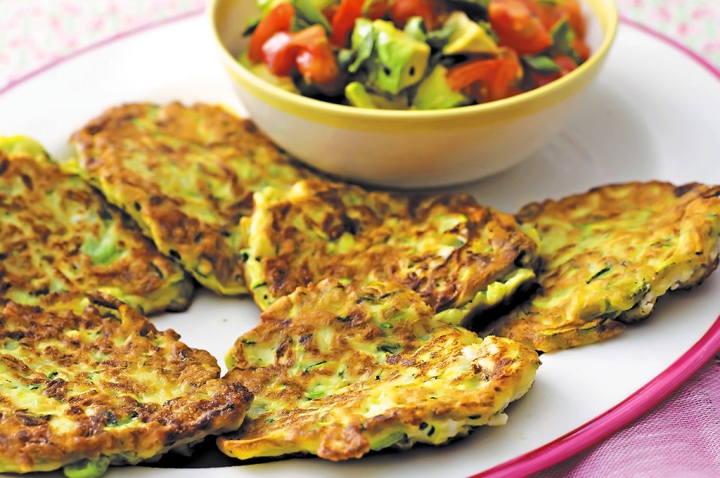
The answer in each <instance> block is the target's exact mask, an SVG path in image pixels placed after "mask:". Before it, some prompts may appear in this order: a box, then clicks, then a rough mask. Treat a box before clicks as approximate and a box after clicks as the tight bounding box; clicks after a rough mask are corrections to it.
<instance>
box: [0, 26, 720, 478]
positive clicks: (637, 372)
mask: <svg viewBox="0 0 720 478" xmlns="http://www.w3.org/2000/svg"><path fill="white" fill-rule="evenodd" d="M211 51H212V49H211V44H210V37H209V33H208V32H207V31H206V27H205V22H204V21H203V19H202V18H200V17H199V16H193V17H192V18H186V19H182V20H178V21H175V22H170V23H167V24H165V25H162V27H157V28H153V29H149V30H145V31H142V32H138V33H136V34H134V35H126V36H124V37H123V38H120V39H116V40H115V41H112V42H107V43H106V44H105V45H103V46H102V47H99V48H94V49H91V50H90V51H87V52H85V53H83V54H82V55H77V56H76V57H74V58H72V59H69V60H67V61H63V62H60V63H59V64H58V65H55V66H54V67H52V68H49V69H46V70H45V71H43V72H42V73H41V74H37V75H34V76H32V77H31V78H28V79H27V80H26V81H23V82H20V83H19V84H16V85H14V86H13V87H12V88H10V89H6V91H5V92H2V93H0V133H2V134H26V135H30V136H34V137H36V138H37V139H39V140H40V141H41V142H43V143H44V144H45V145H46V146H47V147H48V148H49V150H50V151H51V152H52V153H54V154H56V155H58V156H60V157H62V156H64V155H66V154H67V151H66V146H65V141H66V139H67V138H68V136H69V135H70V133H71V132H72V131H74V130H75V129H76V128H78V127H80V126H81V125H83V124H84V123H85V122H86V121H87V120H88V119H90V118H92V117H94V116H96V115H98V114H99V113H100V112H101V111H102V110H103V109H105V108H107V107H110V106H113V105H116V104H119V103H122V102H130V101H155V102H167V101H170V100H175V99H179V100H182V101H185V102H193V101H202V102H224V103H227V104H229V105H231V106H234V107H237V108H238V110H239V111H242V109H241V108H240V106H239V105H237V104H236V103H235V101H236V100H235V97H234V95H233V94H232V92H231V90H230V85H229V83H228V81H227V79H226V77H225V75H224V73H223V72H222V71H221V69H220V66H219V62H218V61H216V58H214V56H213V55H212V53H210V52H211ZM718 111H720V82H718V79H717V78H715V77H714V76H713V75H712V74H711V73H710V72H709V71H708V70H707V69H706V68H703V67H702V66H701V65H700V64H699V63H698V62H697V61H695V60H693V59H692V58H690V57H689V56H688V55H687V54H686V53H684V52H682V51H680V50H678V49H676V48H673V47H671V46H670V45H669V44H668V43H665V42H662V41H660V40H658V39H657V38H655V37H653V36H651V35H649V34H647V33H644V32H641V31H640V30H638V29H635V28H631V27H629V26H627V25H625V26H623V27H622V28H621V29H620V32H619V35H618V38H617V42H616V45H615V46H614V48H613V51H612V52H611V54H610V57H609V58H608V62H607V65H606V67H605V69H604V71H603V72H602V74H601V77H600V78H599V80H598V81H597V83H596V84H594V85H593V86H591V87H590V88H589V89H588V90H587V92H586V96H585V98H584V99H583V102H582V105H581V106H580V107H579V108H578V111H577V113H576V114H575V115H574V116H573V117H572V118H571V120H570V121H569V123H568V125H567V126H566V127H565V128H564V129H563V131H562V133H560V134H559V135H558V136H557V137H555V138H554V139H553V140H552V141H551V142H550V144H549V145H548V146H547V147H546V148H544V149H543V150H542V151H541V152H540V153H539V154H537V155H535V156H534V157H532V158H531V159H530V160H528V161H527V162H525V163H523V164H521V165H519V166H517V167H515V168H513V169H512V170H510V171H508V172H505V173H503V174H501V175H499V176H496V177H492V178H490V179H487V180H484V181H482V182H480V183H476V184H473V185H470V186H467V187H464V188H462V189H464V190H466V191H469V192H471V193H473V194H474V195H475V196H476V197H477V198H478V199H479V200H480V201H481V202H483V203H486V204H489V205H492V206H495V207H497V208H499V209H502V210H505V211H509V212H513V211H515V210H516V209H517V208H518V207H519V206H521V205H522V204H524V203H526V202H529V201H533V200H540V199H544V198H546V197H553V198H559V197H561V196H564V195H567V194H570V193H576V192H581V191H584V190H586V189H588V188H590V187H593V186H597V185H601V184H606V183H616V182H622V181H629V180H636V179H637V180H650V179H664V180H670V181H673V182H675V183H684V182H689V181H701V182H708V183H720V161H718V157H719V156H718V152H720V121H718V113H717V112H718ZM719 312H720V277H719V276H712V277H711V278H710V279H709V280H707V281H706V283H705V284H704V285H703V286H702V287H699V288H697V289H695V290H693V291H691V292H678V293H674V294H672V296H671V297H668V298H663V299H661V300H660V301H659V303H658V310H657V312H656V313H655V314H654V315H653V316H652V317H651V318H650V319H649V320H647V321H646V322H644V323H642V324H640V325H638V326H634V327H629V329H628V330H627V331H626V332H624V333H623V334H621V335H619V336H618V337H616V338H613V339H611V340H608V341H606V342H603V343H600V344H596V345H592V346H587V347H581V348H578V349H574V350H568V351H564V352H561V353H557V354H545V355H543V357H542V361H543V365H542V367H541V368H540V370H539V372H538V374H537V380H536V383H535V385H534V386H533V388H532V389H531V391H530V392H529V393H528V395H527V396H526V397H525V398H523V399H522V400H520V401H519V402H517V403H515V404H513V405H511V407H510V408H509V410H508V415H509V417H510V420H509V422H508V424H507V425H506V426H504V427H495V428H484V429H480V430H478V431H477V432H476V433H474V434H473V435H471V436H470V437H468V438H466V439H464V440H462V441H459V442H457V443H453V444H452V445H450V446H446V447H441V448H429V447H421V448H418V449H415V450H413V451H410V452H407V453H402V454H399V453H389V454H380V455H376V456H371V457H367V458H363V459H362V460H354V461H350V462H346V463H340V464H336V463H330V462H326V461H322V460H318V459H293V460H284V461H278V462H273V463H265V464H257V465H250V466H243V467H239V466H236V467H232V468H214V469H206V470H203V471H202V472H199V470H197V469H194V470H193V469H185V470H168V469H158V468H147V467H134V468H120V469H113V470H112V471H110V472H109V474H108V476H119V475H120V474H121V473H122V474H126V475H130V476H148V477H165V476H171V475H172V476H177V477H183V476H187V477H190V476H203V477H225V476H233V477H236V476H263V477H273V476H277V477H286V476H289V475H292V476H314V477H317V476H334V475H338V474H347V475H352V476H355V475H360V474H363V475H365V476H379V475H384V476H401V475H402V476H415V477H419V476H437V475H440V474H442V476H443V477H447V478H450V477H454V476H467V475H470V474H474V473H480V472H483V471H485V470H488V469H490V468H492V467H494V466H496V465H499V464H502V463H503V462H506V461H507V460H511V459H514V458H517V457H522V456H523V455H524V454H526V453H528V452H530V451H533V450H536V449H538V448H540V447H542V446H544V445H546V444H548V443H550V442H553V441H554V440H556V439H558V438H560V437H562V436H564V435H566V434H568V433H570V432H572V431H573V430H576V429H578V428H579V427H582V426H583V425H585V424H587V423H589V422H591V421H592V420H593V419H594V418H596V417H598V416H599V415H601V414H603V413H605V412H607V411H608V410H610V409H612V408H613V407H615V406H616V405H618V404H620V403H621V402H623V401H624V400H625V399H627V398H628V397H630V396H631V395H633V394H634V393H635V392H636V391H638V390H639V389H641V388H642V387H643V386H644V385H646V384H647V383H648V382H650V381H651V380H652V379H654V378H655V377H657V376H658V375H660V374H661V372H663V371H664V370H666V369H667V368H668V367H669V366H670V365H671V364H673V363H674V362H675V361H676V360H678V359H679V358H680V357H681V356H682V355H683V354H684V353H685V352H687V351H689V350H690V351H691V353H690V354H689V355H691V356H694V357H695V358H696V359H698V357H700V358H703V357H705V356H706V355H708V354H709V353H712V351H713V350H714V349H713V350H710V352H708V349H707V347H705V349H703V350H704V351H702V350H699V347H695V348H693V346H694V345H695V344H696V343H697V342H698V341H699V340H700V339H701V337H702V336H703V335H704V334H705V333H706V332H707V331H708V330H709V329H710V328H711V326H713V324H714V322H715V320H716V318H717V317H718V313H719ZM258 314H259V312H258V310H257V308H256V307H255V306H254V305H253V303H252V302H251V301H250V300H249V299H245V300H237V299H229V298H219V297H216V296H213V295H212V294H210V293H207V292H206V291H202V292H200V293H199V294H197V296H196V299H195V302H194V303H193V305H192V307H191V308H190V310H189V311H187V312H185V313H182V314H165V315H162V316H157V317H155V318H154V319H153V320H154V322H155V323H156V324H157V325H158V326H159V327H160V328H168V327H172V328H173V329H175V330H176V331H178V332H179V333H180V334H181V335H182V336H183V339H184V341H185V342H186V343H188V344H189V345H190V346H192V347H199V348H205V349H208V350H209V351H210V352H212V353H213V354H214V355H215V356H216V357H218V359H220V361H221V362H222V359H223V357H224V355H225V353H226V352H227V351H228V349H229V348H230V347H231V345H232V344H233V342H234V340H235V338H236V337H237V336H239V335H240V334H242V333H243V332H245V331H246V330H248V329H250V328H251V327H253V326H254V324H255V323H256V321H257V317H258ZM711 342H712V343H710V344H709V345H708V346H709V347H711V348H712V347H717V346H718V343H716V342H717V341H711ZM706 345H707V344H706ZM702 354H705V355H702ZM687 357H688V356H687V355H686V358H687ZM686 369H687V367H686ZM687 370H689V369H687ZM676 385H677V383H674V386H676ZM666 388H667V387H666ZM663 393H669V390H666V391H664V392H663ZM656 398H657V397H656ZM650 405H651V403H650V402H649V401H648V402H647V403H646V406H650ZM617 426H619V425H618V424H616V425H615V427H617ZM599 437H600V435H598V436H597V437H596V438H595V439H598V438H599ZM523 459H524V458H523ZM237 463H238V464H239V462H237ZM547 464H549V462H545V463H544V465H547ZM515 470H516V471H519V470H520V469H518V468H516V469H515ZM525 471H527V469H525Z"/></svg>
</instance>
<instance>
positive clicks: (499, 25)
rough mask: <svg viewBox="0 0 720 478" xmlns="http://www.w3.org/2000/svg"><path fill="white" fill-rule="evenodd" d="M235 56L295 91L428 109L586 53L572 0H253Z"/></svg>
mask: <svg viewBox="0 0 720 478" xmlns="http://www.w3.org/2000/svg"><path fill="white" fill-rule="evenodd" d="M258 7H259V9H260V11H261V15H260V16H259V17H258V18H255V19H253V20H252V21H251V22H250V25H249V27H248V29H247V30H246V31H245V35H248V36H250V41H249V44H248V47H247V49H246V50H245V51H243V52H242V54H241V55H240V56H239V58H238V61H239V62H240V63H241V64H242V65H243V66H244V67H246V68H247V69H248V70H250V71H251V72H252V73H254V74H255V75H257V76H259V77H261V78H263V79H264V80H265V81H268V82H270V83H272V84H274V85H276V86H278V87H280V88H283V89H285V90H288V91H292V92H295V93H298V94H301V95H304V96H308V97H312V98H316V99H319V100H323V101H328V102H332V103H337V104H344V105H348V106H354V107H358V108H370V109H393V110H413V109H414V110H437V109H446V108H454V107H460V106H466V105H473V104H482V103H487V102H490V101H495V100H499V99H503V98H508V97H511V96H515V95H518V94H521V93H523V92H525V91H529V90H532V89H535V88H538V87H540V86H543V85H545V84H547V83H550V82H552V81H554V80H556V79H558V78H560V77H562V76H564V75H566V74H567V73H569V72H571V71H573V70H574V69H575V68H577V67H578V66H579V65H580V64H582V63H583V62H584V61H586V60H587V59H588V58H589V56H590V50H589V48H588V46H587V45H586V44H585V41H584V37H585V22H584V20H583V17H582V15H581V11H580V5H579V3H578V0H258Z"/></svg>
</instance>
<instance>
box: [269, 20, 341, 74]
mask: <svg viewBox="0 0 720 478" xmlns="http://www.w3.org/2000/svg"><path fill="white" fill-rule="evenodd" d="M264 50H267V51H265V54H266V58H267V60H268V62H267V63H268V67H269V68H270V71H271V72H272V73H274V74H275V75H287V74H289V73H290V71H291V70H292V69H293V68H294V67H297V69H298V71H300V74H301V75H302V76H303V78H304V79H305V81H306V82H307V83H313V84H322V83H327V82H330V81H332V80H333V79H335V78H336V77H337V76H338V73H339V69H338V65H337V61H336V60H335V55H333V52H332V48H331V47H330V42H329V41H328V38H327V34H326V33H325V29H324V28H323V27H322V26H320V25H313V26H311V27H308V28H306V29H304V30H302V31H300V32H298V33H295V34H287V33H277V34H275V35H274V36H273V37H272V38H271V39H270V40H268V41H267V42H266V43H265V48H264Z"/></svg>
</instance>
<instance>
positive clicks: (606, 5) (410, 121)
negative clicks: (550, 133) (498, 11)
mask: <svg viewBox="0 0 720 478" xmlns="http://www.w3.org/2000/svg"><path fill="white" fill-rule="evenodd" d="M241 1H245V2H248V1H251V0H210V1H209V2H208V4H207V7H206V18H207V19H208V21H209V22H210V28H211V31H212V37H213V41H214V43H215V47H216V48H217V49H218V50H219V52H220V56H221V60H222V62H223V64H224V65H225V68H226V69H227V70H228V71H229V73H230V74H231V76H232V77H233V80H235V82H237V83H240V85H241V87H243V88H244V89H246V90H248V92H249V93H250V94H251V95H252V96H254V97H256V98H259V99H260V100H261V101H263V102H264V103H267V104H270V105H271V106H274V107H275V108H277V109H279V110H281V111H283V112H285V113H288V114H291V115H293V116H299V117H301V118H305V119H309V120H311V121H313V122H317V123H323V124H328V125H332V126H341V127H346V128H348V129H365V130H376V131H387V129H386V128H387V127H390V128H391V129H397V128H392V125H393V123H395V124H397V123H398V122H399V123H402V124H404V125H405V127H406V128H407V126H420V127H422V126H430V127H431V129H436V128H437V127H438V126H439V125H441V124H446V123H448V122H451V123H453V126H454V127H462V126H472V125H476V124H478V122H482V123H491V122H496V121H504V120H508V119H513V118H516V117H518V116H526V115H529V114H532V113H535V112H537V111H539V110H542V109H545V108H547V107H549V106H552V105H554V104H555V103H558V102H560V101H562V100H564V99H567V98H569V97H570V96H573V95H574V94H575V93H578V92H579V91H580V90H582V89H583V88H584V87H585V86H587V84H589V83H590V81H591V80H592V79H593V78H594V77H595V74H597V72H599V68H600V66H601V65H602V62H603V61H604V59H605V57H606V56H607V54H608V52H609V50H610V47H611V46H612V44H613V41H614V39H615V36H616V33H617V28H618V24H619V15H618V10H617V5H616V3H615V0H580V1H581V2H584V3H585V4H586V5H587V6H589V7H590V10H591V11H592V12H593V13H594V14H595V15H596V16H598V17H599V20H600V23H601V27H602V28H603V39H602V43H601V45H600V48H599V49H598V50H597V51H596V52H594V53H593V54H591V56H590V58H589V59H588V60H587V61H585V62H584V63H583V64H582V65H580V66H579V67H578V68H576V69H575V70H573V71H572V72H570V73H569V74H567V75H565V76H563V77H562V78H559V79H557V80H555V81H553V82H551V83H548V84H547V85H544V86H541V87H539V88H535V89H534V90H530V91H527V92H524V93H522V94H519V95H516V96H513V97H510V98H504V99H501V100H496V101H492V102H488V103H482V104H479V105H471V106H463V107H459V108H448V109H442V110H422V111H418V110H380V109H366V108H355V107H352V106H347V105H338V104H334V103H329V102H325V101H322V100H318V99H315V98H309V97H306V96H302V95H299V94H297V93H291V92H289V91H286V90H283V89H282V88H279V87H277V86H275V85H273V84H271V83H268V82H267V81H265V80H263V79H262V78H259V77H257V76H256V75H255V74H253V73H252V72H250V71H249V70H248V69H247V68H245V67H244V66H242V65H241V64H240V63H239V62H238V61H237V60H236V59H235V57H233V55H232V54H231V53H230V51H229V50H228V48H227V47H226V45H225V43H224V42H223V40H222V38H221V35H220V31H219V30H220V23H221V22H222V18H220V17H221V15H220V14H221V13H227V10H229V7H230V6H231V5H234V4H236V3H238V2H241ZM223 10H225V12H223ZM223 18H224V17H223ZM406 128H401V129H406ZM388 132H392V131H388Z"/></svg>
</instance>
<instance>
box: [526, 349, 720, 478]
mask: <svg viewBox="0 0 720 478" xmlns="http://www.w3.org/2000/svg"><path fill="white" fill-rule="evenodd" d="M718 360H720V359H719V358H718V357H716V358H714V359H713V360H711V361H710V362H708V363H707V364H705V366H704V367H703V368H702V369H701V370H700V371H699V372H698V373H696V374H695V375H694V376H693V377H692V378H691V379H690V380H688V381H687V382H686V383H685V384H684V385H683V386H682V387H680V388H679V389H678V390H677V391H675V393H673V394H672V395H670V396H669V397H668V398H666V399H665V400H664V401H663V402H662V403H661V404H660V405H658V406H657V407H655V408H654V409H653V410H652V411H650V412H648V413H647V414H645V415H644V416H643V417H641V418H640V419H638V420H637V421H636V422H634V423H632V424H631V425H629V426H627V427H626V428H623V429H622V430H620V431H618V432H616V433H615V434H614V435H612V436H611V437H610V438H608V439H607V440H605V441H603V442H602V443H600V444H598V445H595V446H593V447H591V448H589V449H587V450H585V451H584V452H582V453H579V454H577V455H575V456H574V457H572V458H570V459H568V460H565V461H564V462H562V463H559V464H558V465H555V466H553V467H551V468H548V469H547V470H545V471H543V472H541V473H538V474H536V475H535V478H551V477H552V478H555V477H558V476H567V477H578V478H579V477H582V478H591V477H603V478H605V477H611V476H618V477H626V476H627V477H653V478H654V477H714V476H720V366H719V365H718Z"/></svg>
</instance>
